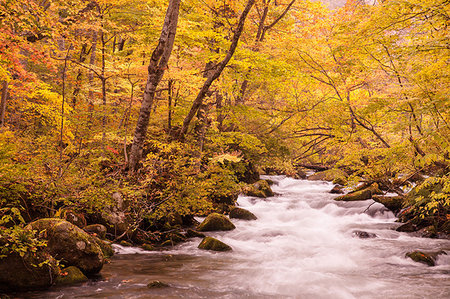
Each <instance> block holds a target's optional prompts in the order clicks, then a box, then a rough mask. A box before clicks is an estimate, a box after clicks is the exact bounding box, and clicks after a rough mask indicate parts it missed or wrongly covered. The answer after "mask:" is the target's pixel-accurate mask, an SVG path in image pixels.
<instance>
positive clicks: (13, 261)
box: [0, 251, 59, 291]
mask: <svg viewBox="0 0 450 299" xmlns="http://www.w3.org/2000/svg"><path fill="white" fill-rule="evenodd" d="M46 261H47V262H46ZM44 262H46V263H44ZM58 273H59V268H58V266H57V263H56V260H55V259H54V258H53V257H52V256H51V255H50V254H48V253H47V252H43V251H38V252H35V253H31V252H27V253H26V254H25V255H24V256H23V257H21V256H20V255H19V254H17V253H14V254H10V255H8V256H7V257H5V258H1V259H0V291H25V290H40V289H46V288H48V287H50V286H51V285H52V284H53V282H54V281H55V279H56V277H57V274H58Z"/></svg>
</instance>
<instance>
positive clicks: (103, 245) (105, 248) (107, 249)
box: [94, 237, 114, 258]
mask: <svg viewBox="0 0 450 299" xmlns="http://www.w3.org/2000/svg"><path fill="white" fill-rule="evenodd" d="M94 240H95V242H96V243H97V245H98V246H99V247H100V249H101V250H102V252H103V257H104V258H110V257H112V256H113V255H114V249H113V248H112V246H111V242H109V241H104V240H100V239H99V238H97V237H94Z"/></svg>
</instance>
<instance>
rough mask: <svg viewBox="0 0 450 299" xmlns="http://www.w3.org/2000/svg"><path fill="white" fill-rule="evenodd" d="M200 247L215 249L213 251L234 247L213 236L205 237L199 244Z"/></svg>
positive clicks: (228, 249)
mask: <svg viewBox="0 0 450 299" xmlns="http://www.w3.org/2000/svg"><path fill="white" fill-rule="evenodd" d="M198 248H200V249H204V250H213V251H230V250H232V248H231V247H230V246H228V245H227V244H225V243H223V242H222V241H219V240H217V239H215V238H212V237H205V238H204V239H203V240H202V242H201V243H200V244H199V245H198Z"/></svg>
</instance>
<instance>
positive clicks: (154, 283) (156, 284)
mask: <svg viewBox="0 0 450 299" xmlns="http://www.w3.org/2000/svg"><path fill="white" fill-rule="evenodd" d="M168 287H170V286H169V285H168V284H167V283H165V282H162V281H159V280H155V281H152V282H150V283H148V284H147V288H149V289H160V288H168Z"/></svg>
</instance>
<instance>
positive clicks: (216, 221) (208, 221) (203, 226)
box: [197, 213, 236, 232]
mask: <svg viewBox="0 0 450 299" xmlns="http://www.w3.org/2000/svg"><path fill="white" fill-rule="evenodd" d="M235 228H236V226H234V224H233V223H232V222H231V221H230V219H228V218H227V217H226V216H224V215H221V214H217V213H212V214H209V215H208V216H207V217H206V218H205V220H203V222H202V223H200V225H199V226H198V227H197V230H198V231H200V232H206V231H218V230H224V231H226V230H233V229H235Z"/></svg>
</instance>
